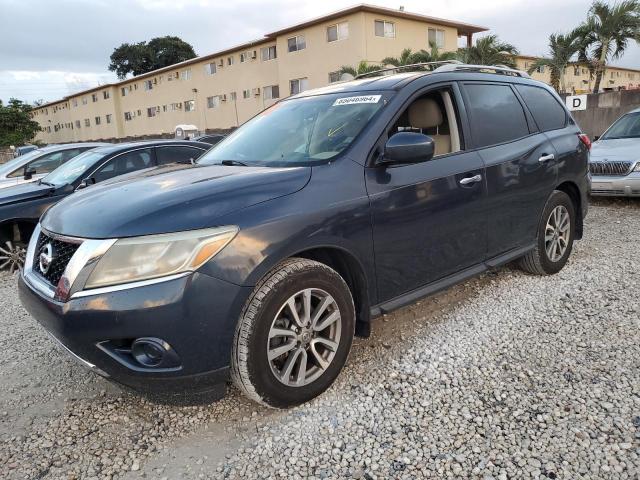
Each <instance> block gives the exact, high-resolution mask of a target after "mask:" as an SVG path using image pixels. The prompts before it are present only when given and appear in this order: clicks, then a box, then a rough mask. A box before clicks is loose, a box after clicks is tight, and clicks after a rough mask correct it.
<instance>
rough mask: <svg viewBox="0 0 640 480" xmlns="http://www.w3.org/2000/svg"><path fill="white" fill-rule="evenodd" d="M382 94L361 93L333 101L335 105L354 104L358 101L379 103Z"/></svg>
mask: <svg viewBox="0 0 640 480" xmlns="http://www.w3.org/2000/svg"><path fill="white" fill-rule="evenodd" d="M381 97H382V95H361V96H359V97H345V98H338V99H337V100H336V101H335V102H333V105H332V106H334V107H337V106H339V105H354V104H358V103H378V102H379V101H380V98H381Z"/></svg>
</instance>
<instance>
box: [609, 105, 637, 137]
mask: <svg viewBox="0 0 640 480" xmlns="http://www.w3.org/2000/svg"><path fill="white" fill-rule="evenodd" d="M638 137H640V112H638V113H629V114H627V115H625V116H624V117H621V118H619V119H618V120H617V121H616V122H615V123H614V124H613V125H611V127H609V130H607V131H606V132H605V134H604V135H603V136H602V140H613V139H614V138H638Z"/></svg>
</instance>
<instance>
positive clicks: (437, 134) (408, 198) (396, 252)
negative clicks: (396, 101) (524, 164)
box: [365, 87, 487, 302]
mask: <svg viewBox="0 0 640 480" xmlns="http://www.w3.org/2000/svg"><path fill="white" fill-rule="evenodd" d="M455 98H456V96H455V95H454V92H453V89H451V88H449V87H447V88H443V89H438V90H432V91H429V92H426V93H425V94H424V95H422V96H420V97H419V98H417V99H415V100H414V101H413V102H412V103H411V104H410V105H409V107H408V108H407V110H406V111H405V112H403V114H402V115H400V116H399V118H398V119H397V120H396V121H395V123H394V125H392V126H391V127H390V128H389V130H388V133H387V135H386V136H387V137H388V136H391V135H393V134H394V133H397V132H398V131H419V132H422V133H425V134H427V135H430V136H431V137H432V138H433V139H434V141H435V143H436V155H435V156H434V158H433V159H432V160H429V161H426V162H423V163H417V164H410V165H397V166H386V167H385V166H382V165H377V166H376V165H374V166H371V167H368V168H366V170H365V172H366V173H365V176H366V184H367V191H368V193H369V197H370V202H371V212H372V224H373V241H374V251H375V262H376V271H377V282H378V295H379V299H380V301H382V302H384V301H387V300H390V299H393V298H395V297H398V296H400V295H402V294H403V293H407V292H409V291H411V290H415V289H418V288H420V287H422V286H424V285H427V284H429V283H431V282H433V281H436V280H438V279H441V278H443V277H446V276H447V275H450V274H453V273H456V272H458V271H461V270H464V269H465V268H467V267H470V266H472V265H474V264H477V263H480V262H482V261H483V260H484V259H485V255H486V248H487V238H486V232H487V224H486V221H487V212H486V205H485V202H486V183H485V178H484V176H485V172H484V164H483V162H482V159H481V157H480V156H479V155H478V153H477V152H467V151H464V142H463V138H462V129H461V123H460V121H459V118H458V113H457V112H458V111H457V109H456V105H455Z"/></svg>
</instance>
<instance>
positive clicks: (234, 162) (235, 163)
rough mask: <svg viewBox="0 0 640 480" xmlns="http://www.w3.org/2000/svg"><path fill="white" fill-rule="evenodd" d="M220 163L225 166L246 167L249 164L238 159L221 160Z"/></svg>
mask: <svg viewBox="0 0 640 480" xmlns="http://www.w3.org/2000/svg"><path fill="white" fill-rule="evenodd" d="M220 164H221V165H224V166H225V167H248V166H249V165H247V164H246V163H244V162H241V161H239V160H222V162H220Z"/></svg>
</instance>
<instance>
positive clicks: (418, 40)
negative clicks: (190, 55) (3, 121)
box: [33, 5, 487, 143]
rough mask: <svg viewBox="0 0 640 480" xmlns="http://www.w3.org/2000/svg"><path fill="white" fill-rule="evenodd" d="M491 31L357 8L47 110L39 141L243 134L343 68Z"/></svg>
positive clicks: (37, 116) (452, 46)
mask: <svg viewBox="0 0 640 480" xmlns="http://www.w3.org/2000/svg"><path fill="white" fill-rule="evenodd" d="M485 30H487V29H486V28H484V27H480V26H477V25H470V24H466V23H461V22H456V21H452V20H445V19H440V18H434V17H428V16H425V15H420V14H416V13H410V12H405V11H403V10H393V9H388V8H382V7H375V6H370V5H357V6H354V7H350V8H347V9H344V10H340V11H338V12H334V13H331V14H328V15H325V16H322V17H319V18H314V19H311V20H308V21H305V22H302V23H299V24H296V25H292V26H290V27H286V28H283V29H280V30H277V31H275V32H272V33H268V34H266V35H265V36H264V37H263V38H261V39H259V40H255V41H251V42H247V43H244V44H242V45H238V46H236V47H234V48H230V49H226V50H223V51H219V52H216V53H212V54H209V55H205V56H202V57H198V58H195V59H192V60H188V61H186V62H182V63H179V64H176V65H172V66H170V67H166V68H163V69H159V70H155V71H153V72H149V73H147V74H144V75H139V76H137V77H134V78H131V79H127V80H124V81H121V82H117V83H114V84H110V85H104V86H101V87H96V88H93V89H90V90H86V91H83V92H79V93H76V94H74V95H70V96H68V97H65V98H63V99H61V100H58V101H54V102H50V103H47V104H45V105H42V106H40V107H38V108H36V109H35V110H34V113H33V118H34V120H36V121H37V122H38V123H39V124H40V125H41V127H42V129H43V130H42V132H40V134H39V135H38V140H41V141H43V142H45V143H63V142H71V141H86V140H98V139H113V138H125V137H137V136H142V135H158V134H163V133H172V132H173V131H174V129H175V127H176V126H177V125H179V124H188V125H195V126H196V127H197V128H198V129H199V130H201V131H204V130H207V129H226V128H231V127H235V126H237V125H240V124H241V123H243V122H245V121H246V120H248V119H249V118H251V117H252V116H253V115H255V114H256V113H258V112H260V111H261V110H263V109H264V108H266V107H268V106H270V105H271V104H273V103H274V102H276V101H277V100H278V99H279V98H283V97H287V96H289V95H292V94H296V93H299V92H301V91H304V90H307V89H310V88H317V87H322V86H325V85H327V84H329V83H332V82H335V81H338V80H339V73H338V72H339V70H340V68H341V67H342V66H343V65H352V66H355V65H357V64H358V62H360V61H361V60H366V61H367V62H369V63H373V64H375V63H380V61H381V60H382V59H383V58H385V57H388V56H398V55H400V52H401V51H402V49H404V48H411V49H413V50H420V49H422V48H424V49H428V48H429V42H431V41H433V42H436V43H437V45H438V46H439V47H440V48H441V49H442V50H443V51H455V50H456V49H457V48H458V44H459V39H460V38H462V39H463V40H464V42H465V43H466V44H471V41H472V36H473V35H474V34H476V33H478V32H482V31H485Z"/></svg>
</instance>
